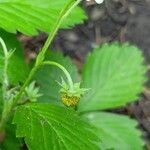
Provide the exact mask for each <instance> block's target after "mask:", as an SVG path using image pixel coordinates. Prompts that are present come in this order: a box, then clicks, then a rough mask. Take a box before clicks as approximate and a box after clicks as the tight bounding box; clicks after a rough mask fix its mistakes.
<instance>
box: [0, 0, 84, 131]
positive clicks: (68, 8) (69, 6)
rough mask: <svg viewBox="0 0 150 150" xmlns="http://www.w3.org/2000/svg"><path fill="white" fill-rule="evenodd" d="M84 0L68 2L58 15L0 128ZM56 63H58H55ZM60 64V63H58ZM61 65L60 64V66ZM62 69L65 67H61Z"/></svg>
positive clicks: (7, 108) (5, 113) (11, 102)
mask: <svg viewBox="0 0 150 150" xmlns="http://www.w3.org/2000/svg"><path fill="white" fill-rule="evenodd" d="M81 1H82V0H76V1H75V0H70V1H68V3H67V4H66V5H65V7H64V8H63V9H62V11H61V13H60V16H59V17H58V19H57V21H56V24H55V25H54V27H53V30H52V31H51V33H50V34H49V36H48V38H47V40H46V42H45V44H44V46H43V47H42V49H41V51H40V53H39V54H38V56H37V58H36V63H35V65H34V67H33V68H32V69H31V71H30V73H29V76H28V77H27V79H26V81H25V83H24V84H23V86H22V87H21V89H20V91H19V93H18V94H17V95H16V96H15V97H14V98H13V99H12V100H11V101H10V103H9V107H6V108H5V109H4V110H5V112H4V113H3V114H2V118H1V122H0V130H2V128H3V127H4V125H5V124H6V122H7V120H8V118H9V114H10V113H11V111H12V109H13V108H14V107H15V106H16V105H17V102H18V100H19V99H20V98H21V97H22V94H23V92H24V90H25V88H26V86H27V85H28V84H29V83H30V81H31V79H32V78H33V76H34V74H35V72H36V71H37V69H38V67H39V66H41V65H42V63H43V61H44V58H45V53H46V51H47V49H48V47H49V45H50V44H51V42H52V41H53V39H54V37H55V35H56V33H57V31H58V29H59V28H60V26H61V24H62V23H63V21H64V19H65V18H66V17H67V16H68V15H69V14H70V13H71V11H72V10H73V9H74V8H75V7H76V6H77V5H78V4H79V3H80V2H81ZM55 65H56V64H55ZM57 66H59V65H57ZM59 67H60V66H59ZM60 68H61V69H62V70H64V68H62V67H60ZM64 72H65V74H66V75H67V72H66V71H64ZM67 78H68V81H69V82H70V86H72V80H70V79H69V76H68V75H67Z"/></svg>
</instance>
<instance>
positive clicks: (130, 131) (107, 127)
mask: <svg viewBox="0 0 150 150" xmlns="http://www.w3.org/2000/svg"><path fill="white" fill-rule="evenodd" d="M85 116H86V117H87V118H88V119H89V121H90V122H91V123H92V124H93V125H94V126H95V127H97V128H98V130H99V131H98V134H99V137H100V139H101V147H102V148H103V149H105V150H108V149H113V150H120V149H121V150H143V149H144V148H143V146H144V143H143V140H142V134H141V132H140V131H139V130H138V129H137V122H136V121H135V120H132V119H130V118H128V117H127V116H123V115H116V114H111V113H104V112H101V113H98V112H96V113H89V114H86V115H85Z"/></svg>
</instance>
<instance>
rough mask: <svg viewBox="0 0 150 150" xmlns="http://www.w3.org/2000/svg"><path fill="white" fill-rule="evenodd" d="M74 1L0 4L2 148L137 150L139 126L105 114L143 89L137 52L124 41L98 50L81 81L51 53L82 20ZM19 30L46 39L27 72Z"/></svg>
mask: <svg viewBox="0 0 150 150" xmlns="http://www.w3.org/2000/svg"><path fill="white" fill-rule="evenodd" d="M80 2H81V0H67V1H66V0H57V1H52V0H43V1H39V0H33V1H29V0H14V1H12V0H7V1H6V0H1V1H0V28H1V31H0V37H1V38H0V44H1V47H0V74H1V76H0V83H1V86H0V112H1V121H0V143H1V145H0V148H1V149H4V150H12V149H13V150H19V149H21V147H22V146H23V145H24V144H26V146H27V148H28V149H30V150H50V149H51V150H62V149H66V150H76V149H81V150H87V149H90V150H98V149H115V150H120V149H122V150H133V149H134V150H142V149H143V147H144V142H143V140H142V134H141V132H140V130H139V129H137V126H138V124H137V122H136V121H135V120H133V119H130V118H129V117H127V116H124V115H118V114H112V113H109V112H107V110H108V109H114V108H118V107H122V106H125V105H126V104H128V103H129V102H133V101H136V100H138V97H139V94H140V93H141V92H142V91H143V89H144V86H143V85H144V83H145V81H146V77H145V73H146V67H145V65H144V64H143V63H144V58H143V56H142V54H141V52H140V50H139V49H138V48H137V47H135V46H131V45H130V44H127V43H124V44H119V43H112V44H104V45H103V46H100V47H98V48H96V49H95V50H93V52H92V53H90V54H89V55H88V56H87V59H86V62H85V64H84V67H83V70H82V74H81V80H80V81H79V80H78V79H79V74H78V72H77V68H76V66H74V65H73V64H72V63H71V60H70V59H69V58H68V57H64V56H63V55H62V54H61V53H60V52H54V51H50V50H49V46H50V44H51V42H52V41H53V39H54V37H55V35H56V33H57V31H58V29H60V28H68V27H70V26H73V25H74V24H76V23H82V22H83V21H84V19H86V18H87V17H86V16H85V13H84V11H83V10H82V9H81V8H80V7H78V6H77V5H78V4H79V3H80ZM96 2H98V3H101V2H102V1H96ZM17 31H19V32H21V33H23V34H26V35H29V36H34V35H37V34H38V33H39V31H43V32H47V33H48V38H47V40H46V42H45V44H44V46H43V47H42V48H41V50H39V54H38V56H37V58H36V60H35V63H34V65H33V66H32V67H31V65H30V64H29V65H27V64H26V63H25V60H24V55H23V49H22V47H21V44H20V42H19V41H18V40H17V39H16V36H15V34H14V33H16V32H17ZM9 32H10V33H9ZM56 81H57V82H56Z"/></svg>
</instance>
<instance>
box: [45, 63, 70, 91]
mask: <svg viewBox="0 0 150 150" xmlns="http://www.w3.org/2000/svg"><path fill="white" fill-rule="evenodd" d="M42 64H43V65H54V66H57V67H58V68H60V69H61V70H62V71H63V72H64V74H65V75H66V77H67V80H68V84H69V87H70V89H71V90H73V81H72V78H71V76H70V74H69V72H68V71H67V70H66V68H65V67H64V66H62V65H61V64H59V63H57V62H54V61H44V62H43V63H42Z"/></svg>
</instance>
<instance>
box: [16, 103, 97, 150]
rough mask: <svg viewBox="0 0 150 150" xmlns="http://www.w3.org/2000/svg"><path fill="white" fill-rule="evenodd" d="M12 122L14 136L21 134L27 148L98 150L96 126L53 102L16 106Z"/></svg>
mask: <svg viewBox="0 0 150 150" xmlns="http://www.w3.org/2000/svg"><path fill="white" fill-rule="evenodd" d="M13 122H14V123H15V124H16V125H17V131H16V135H17V137H24V139H25V143H26V144H27V146H28V148H29V150H35V149H37V148H38V150H50V149H51V150H77V149H78V150H87V148H88V149H90V150H98V149H99V148H98V142H100V140H99V139H98V138H97V135H96V133H97V132H96V129H95V128H94V127H93V126H91V125H90V124H89V123H88V122H86V121H85V120H83V119H82V118H81V117H79V116H78V115H77V114H75V112H74V111H71V110H69V109H65V108H63V107H60V106H57V105H50V104H40V103H39V104H31V105H24V106H20V107H18V109H17V111H16V114H15V117H14V121H13Z"/></svg>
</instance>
